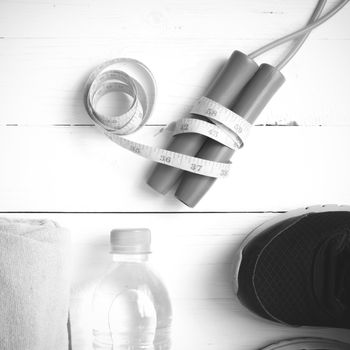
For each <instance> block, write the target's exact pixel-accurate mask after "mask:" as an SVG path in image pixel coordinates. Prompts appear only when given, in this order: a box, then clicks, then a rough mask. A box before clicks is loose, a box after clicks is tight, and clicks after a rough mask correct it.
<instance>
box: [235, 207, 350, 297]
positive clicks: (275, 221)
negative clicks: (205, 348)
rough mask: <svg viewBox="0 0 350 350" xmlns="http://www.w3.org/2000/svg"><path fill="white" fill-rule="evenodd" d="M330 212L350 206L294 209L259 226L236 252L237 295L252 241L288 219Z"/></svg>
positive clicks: (348, 208) (349, 208)
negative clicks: (239, 280)
mask: <svg viewBox="0 0 350 350" xmlns="http://www.w3.org/2000/svg"><path fill="white" fill-rule="evenodd" d="M329 211H350V206H349V205H336V204H326V205H314V206H310V207H304V208H299V209H294V210H291V211H287V212H285V213H282V214H279V215H277V216H276V217H274V218H272V219H270V220H267V221H265V222H263V223H262V224H261V225H259V226H257V227H256V228H255V229H254V230H253V231H251V232H250V233H249V234H248V235H247V237H246V238H245V239H244V240H243V242H242V243H241V245H240V247H239V248H238V250H237V251H236V252H235V254H234V256H233V276H234V278H233V287H234V292H235V294H236V295H237V293H238V290H239V282H238V274H239V270H240V267H241V263H242V259H243V250H244V248H245V247H246V246H247V245H248V244H249V243H250V241H252V240H253V239H254V238H255V237H256V236H258V235H259V234H260V233H261V232H263V231H265V230H266V229H268V228H269V227H271V226H273V225H276V224H279V223H280V222H282V221H284V220H286V219H292V218H294V217H298V216H301V215H305V214H311V213H323V212H329ZM276 235H277V234H276Z"/></svg>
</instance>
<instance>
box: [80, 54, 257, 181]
mask: <svg viewBox="0 0 350 350" xmlns="http://www.w3.org/2000/svg"><path fill="white" fill-rule="evenodd" d="M112 91H117V92H120V93H124V94H126V95H128V96H129V97H130V98H131V101H132V102H131V104H130V108H129V109H128V110H127V111H126V112H125V113H121V114H119V115H110V116H108V115H103V114H101V113H99V112H98V111H97V105H98V102H99V100H100V99H101V97H102V96H104V95H106V94H107V93H110V92H112ZM155 94H156V85H155V80H154V78H153V75H152V73H151V71H150V70H149V69H148V68H147V67H146V66H145V65H144V64H143V63H141V62H139V61H137V60H134V59H130V58H119V59H114V60H111V61H107V62H105V63H103V64H102V65H100V66H98V67H97V68H96V69H95V70H94V71H93V72H92V73H91V74H90V76H89V78H88V80H87V83H86V88H85V96H84V101H85V107H86V110H87V112H88V114H89V116H90V117H91V119H92V120H93V121H94V122H95V124H96V125H97V126H99V127H100V128H101V129H102V131H103V132H104V133H105V135H106V136H107V137H108V138H109V139H111V140H112V141H113V142H115V143H116V144H118V145H119V146H121V147H123V148H125V149H127V150H129V151H131V152H133V153H135V154H138V155H139V156H142V157H144V158H146V159H149V160H152V161H154V162H157V163H162V164H166V165H168V166H172V167H175V168H179V169H182V170H185V171H189V172H192V173H196V174H199V175H204V176H210V177H215V178H218V177H226V176H227V175H228V173H229V169H230V163H221V162H213V161H210V160H206V159H201V158H197V157H192V156H188V155H185V154H181V153H177V152H172V151H168V150H166V149H161V148H157V147H152V146H148V145H145V144H142V143H138V142H135V141H131V140H129V139H127V138H125V137H122V136H121V135H124V136H125V135H129V134H131V133H134V132H135V131H137V130H138V129H139V128H141V127H142V126H143V125H144V124H145V123H146V122H147V120H148V119H149V117H150V115H151V112H152V109H153V105H154V101H155ZM190 113H191V114H195V115H200V116H203V117H205V118H207V119H208V121H204V120H200V119H196V118H183V119H180V120H179V121H178V122H176V123H175V124H174V125H172V129H173V130H172V134H173V135H178V134H184V133H196V134H201V135H204V136H207V137H209V138H211V139H213V140H215V141H217V142H219V143H221V144H223V145H225V146H227V147H229V148H231V149H239V148H241V147H243V145H244V142H245V140H246V138H247V136H248V134H249V130H250V128H251V124H250V123H248V122H247V121H246V120H244V119H243V118H242V117H240V116H239V115H237V114H236V113H234V112H232V111H231V110H229V109H228V108H226V107H224V106H222V105H220V104H219V103H217V102H215V101H213V100H211V99H209V98H207V97H201V98H200V99H199V100H198V101H197V102H196V103H195V105H194V106H193V108H192V110H191V112H190ZM167 129H170V127H169V128H167Z"/></svg>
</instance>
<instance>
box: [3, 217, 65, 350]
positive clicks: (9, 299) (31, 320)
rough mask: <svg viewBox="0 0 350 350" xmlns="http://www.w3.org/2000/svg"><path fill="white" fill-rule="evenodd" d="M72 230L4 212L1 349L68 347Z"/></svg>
mask: <svg viewBox="0 0 350 350" xmlns="http://www.w3.org/2000/svg"><path fill="white" fill-rule="evenodd" d="M69 250H70V249H69V234H68V232H67V231H66V230H65V229H62V228H60V227H59V226H58V225H57V224H56V223H54V222H52V221H47V220H20V219H18V220H10V219H6V218H0V349H1V350H44V349H45V350H67V349H68V329H67V322H68V308H69V294H70V293H69V292H70V273H69V270H70V268H69V267H70V261H69V256H70V253H69Z"/></svg>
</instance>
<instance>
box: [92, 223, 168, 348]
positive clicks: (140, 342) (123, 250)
mask: <svg viewBox="0 0 350 350" xmlns="http://www.w3.org/2000/svg"><path fill="white" fill-rule="evenodd" d="M110 239H111V254H112V256H113V263H112V264H111V267H110V269H109V270H108V272H107V273H106V275H105V276H104V277H103V278H102V280H101V281H100V283H99V285H98V286H97V288H96V291H95V293H94V297H93V347H94V349H96V350H97V349H98V350H102V349H103V350H106V349H113V350H141V349H142V350H168V349H170V327H171V319H172V311H171V304H170V299H169V295H168V292H167V290H166V288H165V286H164V284H163V282H162V281H161V279H160V278H159V277H158V276H157V275H156V274H155V273H154V271H153V270H152V268H151V266H150V264H149V262H148V258H149V255H150V253H151V251H150V243H151V232H150V231H149V230H148V229H123V230H112V232H111V236H110Z"/></svg>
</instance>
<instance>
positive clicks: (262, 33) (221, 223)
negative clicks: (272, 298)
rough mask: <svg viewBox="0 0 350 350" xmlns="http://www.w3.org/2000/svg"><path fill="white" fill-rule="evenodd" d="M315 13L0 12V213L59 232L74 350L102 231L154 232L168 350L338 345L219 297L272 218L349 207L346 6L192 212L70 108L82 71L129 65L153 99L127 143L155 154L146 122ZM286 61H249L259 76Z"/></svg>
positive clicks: (243, 7) (40, 4) (19, 3)
mask: <svg viewBox="0 0 350 350" xmlns="http://www.w3.org/2000/svg"><path fill="white" fill-rule="evenodd" d="M337 3H338V1H335V0H330V1H328V4H327V8H330V7H332V6H334V5H335V4H337ZM315 4H316V0H313V1H311V0H310V1H305V0H285V1H277V0H264V1H258V0H217V1H212V0H191V1H185V0H148V1H141V0H128V1H115V0H98V1H97V0H56V1H55V0H40V1H36V0H0V99H1V114H0V149H1V151H0V164H1V169H0V212H1V213H2V214H3V215H7V216H9V217H14V216H21V217H27V218H34V217H45V218H50V219H54V220H56V221H57V222H59V223H60V224H61V225H62V226H65V227H67V228H69V229H70V230H71V232H72V243H73V244H72V247H73V251H72V253H73V260H72V272H73V281H72V317H73V318H74V322H73V325H74V331H73V345H74V347H73V350H83V349H84V350H87V349H89V347H90V344H91V342H90V336H91V334H90V328H89V327H88V325H87V324H86V323H84V320H86V319H88V314H87V313H88V310H89V308H90V299H89V298H90V295H91V294H90V293H91V290H92V288H93V286H94V285H95V284H94V283H95V282H96V279H97V278H98V277H99V276H100V275H101V274H102V272H103V271H104V270H105V268H106V266H107V265H108V261H109V256H108V255H107V254H106V252H107V250H108V234H109V231H110V230H111V229H112V228H117V227H132V226H138V227H142V226H143V227H149V228H150V229H151V230H152V232H153V250H154V256H153V261H154V264H155V265H156V267H157V268H158V270H159V271H160V273H161V274H162V276H163V278H164V279H165V281H166V283H167V285H168V288H169V290H170V292H171V295H172V299H173V305H174V313H175V314H174V336H173V339H174V347H173V349H175V350H180V349H181V350H187V349H188V350H193V349H208V350H210V349H212V350H218V349H220V350H232V349H235V350H254V349H257V348H260V347H262V346H263V345H267V344H269V343H271V342H273V341H275V340H280V339H283V338H290V337H296V336H323V337H327V336H328V337H332V338H338V339H342V340H345V341H349V342H350V338H349V332H347V331H342V330H332V331H330V330H316V329H311V330H310V329H294V328H288V327H282V326H277V325H274V324H270V323H266V322H263V321H261V320H259V319H257V318H255V317H254V316H252V315H250V314H249V313H248V312H247V311H246V310H244V308H243V307H242V306H240V304H239V303H238V302H237V300H236V299H235V297H234V296H233V292H232V286H231V277H232V276H231V268H232V266H231V261H232V254H233V251H234V250H235V249H237V247H238V244H239V243H240V241H241V240H242V239H243V237H244V236H245V235H246V234H247V233H248V232H249V231H250V230H251V229H252V228H253V227H255V226H256V225H258V224H260V223H262V222H263V221H265V220H267V219H269V218H271V217H273V216H274V215H275V214H273V213H272V212H275V211H285V210H289V209H294V208H296V207H300V206H308V205H311V204H325V203H337V204H349V203H350V187H349V178H350V166H349V155H350V153H349V152H350V138H349V135H350V129H349V128H350V122H349V120H350V119H349V110H350V99H349V91H350V79H349V76H350V68H349V57H350V21H349V18H350V17H349V16H350V5H348V6H346V8H344V10H343V11H341V12H340V13H339V14H337V15H336V17H335V18H334V19H332V20H330V21H329V22H327V24H325V25H323V26H322V27H320V28H318V29H316V30H315V31H314V33H312V35H311V36H310V37H309V39H308V40H307V42H306V43H305V45H304V47H303V48H302V50H301V51H300V53H298V55H297V56H296V57H295V58H294V59H293V61H292V62H291V63H290V64H289V65H288V66H287V67H286V69H284V70H283V73H284V75H285V76H286V79H287V81H286V83H285V84H284V86H283V87H282V88H281V89H280V91H279V92H278V93H277V95H276V96H275V98H274V99H273V100H272V101H271V103H270V104H269V105H268V107H267V108H266V109H265V110H264V112H263V113H262V115H261V116H260V118H259V119H258V121H257V124H258V125H260V126H257V127H255V128H253V132H252V134H251V136H250V138H249V141H248V142H247V145H246V146H245V147H244V149H242V150H240V151H239V152H237V154H236V155H235V156H234V158H233V171H232V174H231V175H230V177H229V178H228V179H226V180H219V181H217V182H216V184H215V186H214V187H213V188H212V189H211V191H210V192H209V193H208V194H207V196H206V197H205V198H204V199H203V201H202V202H201V203H200V204H199V205H198V206H197V207H196V208H195V210H192V209H188V208H187V207H185V206H183V205H182V204H181V203H178V202H177V201H176V200H174V198H173V194H172V193H171V194H169V195H167V196H161V195H158V194H156V193H154V192H153V191H152V190H151V189H150V188H148V187H147V185H146V184H145V179H146V177H147V174H148V173H149V172H150V169H151V168H152V164H150V162H148V161H146V160H143V159H141V158H139V157H137V156H135V155H133V154H131V153H128V152H127V151H125V150H123V149H121V148H119V147H117V146H116V145H114V144H113V143H112V142H110V141H109V140H108V139H107V138H106V137H104V136H103V135H102V134H100V133H99V132H98V131H97V130H96V128H95V127H94V126H92V122H91V120H90V119H89V118H88V116H87V114H86V112H85V110H84V107H83V101H82V97H83V89H84V84H85V80H86V78H87V75H88V74H89V72H90V71H91V70H92V69H93V68H94V67H95V66H96V65H98V64H100V63H101V62H103V61H105V60H108V59H111V58H115V57H133V58H136V59H139V60H141V61H142V62H144V63H145V64H147V65H148V66H149V67H150V69H151V70H152V72H153V73H154V75H155V78H156V80H157V85H158V98H157V101H156V106H155V110H154V113H153V115H152V117H151V119H150V120H149V122H148V126H147V127H144V128H143V129H142V130H141V131H139V132H138V133H137V134H135V135H133V136H132V138H134V139H137V140H139V141H141V142H144V143H147V144H151V145H159V146H164V145H166V144H167V142H168V140H169V137H170V136H169V135H168V134H166V133H162V134H161V135H160V136H158V137H155V134H157V133H158V132H159V129H160V127H159V126H156V125H166V124H168V123H170V122H172V121H174V120H177V119H179V118H181V117H183V116H186V114H187V113H188V111H189V110H190V108H191V106H192V104H193V102H194V101H195V100H196V99H197V98H198V97H200V96H201V95H202V94H203V92H204V91H205V90H206V88H207V86H208V84H209V83H210V81H211V80H212V79H213V77H214V76H215V74H216V73H217V72H218V70H219V69H220V67H221V66H222V65H223V63H224V62H225V60H226V59H227V58H228V57H229V55H230V54H231V52H232V51H233V50H235V49H239V50H242V51H243V52H246V53H249V52H251V51H253V50H254V49H256V48H258V47H260V46H261V45H263V44H265V43H267V42H269V41H271V40H273V39H276V38H277V37H279V36H281V35H284V34H286V33H289V32H290V31H292V30H294V29H297V28H299V27H300V26H302V25H303V24H304V23H305V22H306V21H307V19H308V17H309V15H310V14H311V12H312V10H313V8H314V6H315ZM287 48H288V45H285V46H283V47H281V48H279V49H276V50H274V51H273V52H271V53H269V54H267V55H264V56H263V57H261V58H259V59H258V62H259V63H262V62H270V63H273V64H274V63H276V62H277V61H278V60H279V59H280V57H281V55H282V54H283V53H285V52H286V49H287ZM266 124H267V125H273V126H268V127H267V126H261V125H266ZM281 125H286V126H281ZM292 125H298V126H292ZM195 211H197V212H195ZM27 212H31V213H32V214H29V213H27ZM54 212H62V213H61V214H57V213H56V214H55V213H54ZM83 212H86V214H81V213H83ZM92 212H93V213H94V214H92ZM118 212H120V213H118ZM198 212H199V213H198ZM200 212H202V213H200ZM212 212H216V213H212ZM217 212H223V213H217ZM79 213H80V214H79Z"/></svg>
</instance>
